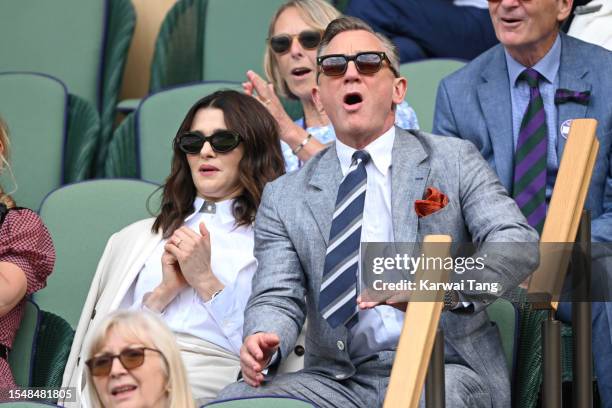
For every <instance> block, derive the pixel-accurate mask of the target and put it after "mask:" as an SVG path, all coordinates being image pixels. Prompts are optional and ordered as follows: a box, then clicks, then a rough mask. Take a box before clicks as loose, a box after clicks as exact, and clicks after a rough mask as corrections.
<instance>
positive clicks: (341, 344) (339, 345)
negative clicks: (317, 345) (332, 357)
mask: <svg viewBox="0 0 612 408" xmlns="http://www.w3.org/2000/svg"><path fill="white" fill-rule="evenodd" d="M336 346H338V350H340V351H342V350H344V342H342V341H340V340H338V341H337V342H336Z"/></svg>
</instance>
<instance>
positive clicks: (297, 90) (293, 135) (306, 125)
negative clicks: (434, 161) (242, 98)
mask: <svg viewBox="0 0 612 408" xmlns="http://www.w3.org/2000/svg"><path fill="white" fill-rule="evenodd" d="M338 17H340V13H339V12H338V10H336V9H335V8H334V7H333V6H331V5H330V4H329V3H328V2H327V1H325V0H290V1H288V2H286V3H285V4H284V5H282V6H281V7H280V8H279V9H278V10H277V11H276V14H275V15H274V17H273V18H272V21H271V22H270V26H269V28H268V40H267V47H266V52H265V55H264V69H265V72H266V76H267V79H268V81H270V83H267V82H266V81H264V80H263V79H262V78H261V77H259V76H258V75H257V74H256V73H254V72H252V71H249V72H247V78H248V80H247V81H246V82H245V83H243V88H244V90H245V92H246V93H247V94H249V95H256V96H257V98H258V99H259V101H260V102H262V103H263V104H264V106H265V107H266V108H268V110H269V111H270V113H271V114H272V116H274V118H275V119H276V121H277V122H278V125H279V132H280V136H281V140H282V143H281V145H282V149H283V157H284V159H285V165H286V170H287V171H292V170H295V169H297V168H298V167H299V166H300V163H301V162H302V163H303V162H305V161H306V160H308V159H309V158H310V157H312V156H313V155H315V154H316V153H317V152H319V151H320V150H321V149H323V147H325V145H326V144H328V143H330V142H332V141H333V140H335V139H336V134H335V132H334V129H333V127H332V126H331V123H330V121H329V119H328V117H327V115H326V114H325V111H324V110H323V109H322V108H321V107H320V106H316V104H315V102H314V101H313V98H312V89H313V88H315V87H316V86H317V84H316V72H317V61H316V56H317V47H318V46H319V43H320V42H321V38H322V35H323V31H325V27H327V25H328V24H329V23H330V22H331V21H332V20H334V19H335V18H338ZM277 95H280V96H283V97H287V98H290V99H293V100H298V101H300V103H301V105H302V109H303V112H304V117H303V118H301V119H298V120H297V121H295V122H294V121H293V120H292V119H291V118H290V117H289V115H288V114H287V113H286V112H285V110H284V108H283V106H282V104H281V102H280V100H279V98H278V96H277ZM396 124H397V125H398V126H399V127H402V128H404V129H418V128H419V125H418V121H417V118H416V114H415V113H414V110H413V109H412V108H411V107H410V106H409V105H408V104H407V103H406V102H403V103H402V104H400V105H398V107H397V111H396Z"/></svg>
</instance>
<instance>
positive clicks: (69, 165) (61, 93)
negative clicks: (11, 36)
mask: <svg viewBox="0 0 612 408" xmlns="http://www.w3.org/2000/svg"><path fill="white" fill-rule="evenodd" d="M0 8H1V6H0ZM0 26H1V25H0ZM0 116H2V117H3V118H4V120H5V122H6V123H7V125H8V127H9V134H10V139H11V163H12V164H11V168H12V170H13V174H14V176H15V180H13V178H12V174H11V172H10V171H4V172H3V174H2V177H1V178H0V183H1V184H2V185H3V187H4V189H5V190H6V191H12V190H14V189H15V187H14V185H15V181H16V182H17V190H16V191H15V193H14V194H13V196H14V198H15V200H16V201H17V204H18V205H20V206H23V207H28V208H31V209H33V210H38V207H39V206H40V203H41V201H42V199H43V198H44V197H45V195H46V194H48V193H49V192H50V191H51V190H53V189H55V188H57V187H59V186H60V185H61V184H62V183H65V182H69V181H76V180H82V179H85V178H87V177H89V175H90V172H91V166H92V163H93V160H94V155H95V148H96V144H97V140H98V139H97V137H98V119H97V115H96V113H95V110H93V108H92V107H91V106H90V105H88V104H87V103H86V102H85V101H83V100H81V99H79V98H77V97H75V96H72V95H69V94H68V93H67V91H66V87H65V86H64V84H63V83H62V82H60V81H59V80H57V79H55V78H52V77H49V76H46V75H39V74H31V73H1V74H0ZM68 146H69V147H70V148H68ZM75 152H79V153H78V155H75V154H74V153H75Z"/></svg>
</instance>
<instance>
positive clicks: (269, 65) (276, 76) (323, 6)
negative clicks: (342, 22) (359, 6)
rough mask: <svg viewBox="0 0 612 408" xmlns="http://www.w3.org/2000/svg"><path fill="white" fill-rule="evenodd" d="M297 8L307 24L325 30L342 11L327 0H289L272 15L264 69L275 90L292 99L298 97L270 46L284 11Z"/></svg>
mask: <svg viewBox="0 0 612 408" xmlns="http://www.w3.org/2000/svg"><path fill="white" fill-rule="evenodd" d="M291 7H293V8H295V9H296V11H297V12H298V14H299V15H300V17H301V18H302V19H303V20H304V22H305V23H306V24H308V25H309V26H311V27H312V28H314V29H315V30H320V31H321V32H323V31H324V30H325V27H327V25H328V24H329V23H330V22H331V21H332V20H334V19H336V18H338V17H340V15H341V14H340V12H339V11H338V10H336V9H335V8H334V6H332V5H331V4H329V3H328V2H326V1H325V0H289V1H288V2H286V3H285V4H283V5H282V6H281V7H280V8H279V9H278V10H277V11H276V13H275V14H274V17H272V21H270V26H269V27H268V41H267V46H266V52H265V54H264V70H265V72H266V76H267V77H268V81H270V82H272V84H273V85H274V90H275V91H276V93H277V94H279V95H281V96H284V97H288V98H291V99H298V98H297V97H296V96H295V95H293V94H292V93H291V90H290V89H289V87H288V86H287V82H286V81H285V80H284V79H283V77H282V76H281V74H280V71H279V69H278V62H277V61H276V56H275V55H274V51H272V49H271V48H270V41H269V39H270V37H272V35H274V25H275V24H276V20H278V18H279V17H280V15H281V14H282V13H283V11H285V10H287V9H289V8H291Z"/></svg>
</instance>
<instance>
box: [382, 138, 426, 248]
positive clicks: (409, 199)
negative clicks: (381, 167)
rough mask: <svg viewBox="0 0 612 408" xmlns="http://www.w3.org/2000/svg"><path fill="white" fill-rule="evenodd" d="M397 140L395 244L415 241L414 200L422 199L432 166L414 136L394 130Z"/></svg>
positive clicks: (393, 195) (393, 177)
mask: <svg viewBox="0 0 612 408" xmlns="http://www.w3.org/2000/svg"><path fill="white" fill-rule="evenodd" d="M395 132H396V133H395V141H394V142H393V152H392V159H391V215H392V216H393V237H394V239H395V242H415V241H416V239H417V228H418V219H417V215H416V212H415V210H414V202H415V200H420V199H422V198H423V192H424V191H425V187H426V183H427V176H428V175H429V164H428V163H427V162H425V159H426V158H427V153H426V152H425V150H424V149H423V146H422V145H421V143H420V142H419V140H418V133H416V135H415V134H413V133H410V132H407V131H405V130H402V129H400V128H397V127H396V128H395Z"/></svg>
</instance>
